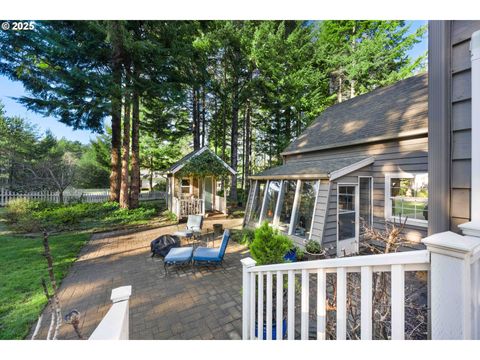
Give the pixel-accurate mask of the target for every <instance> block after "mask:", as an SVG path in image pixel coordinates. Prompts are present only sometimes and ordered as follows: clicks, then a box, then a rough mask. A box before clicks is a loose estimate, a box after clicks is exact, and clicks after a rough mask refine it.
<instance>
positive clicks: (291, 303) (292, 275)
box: [287, 270, 295, 340]
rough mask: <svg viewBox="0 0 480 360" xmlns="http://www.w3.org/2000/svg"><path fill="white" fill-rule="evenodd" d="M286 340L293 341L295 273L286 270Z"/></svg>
mask: <svg viewBox="0 0 480 360" xmlns="http://www.w3.org/2000/svg"><path fill="white" fill-rule="evenodd" d="M287 334H288V340H295V273H294V272H293V270H288V330H287Z"/></svg>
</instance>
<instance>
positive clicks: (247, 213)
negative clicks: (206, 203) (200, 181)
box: [215, 180, 258, 225]
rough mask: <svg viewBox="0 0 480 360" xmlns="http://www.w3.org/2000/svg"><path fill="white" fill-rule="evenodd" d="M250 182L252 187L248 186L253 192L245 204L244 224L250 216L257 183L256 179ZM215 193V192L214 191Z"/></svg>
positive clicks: (248, 220)
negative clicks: (248, 201)
mask: <svg viewBox="0 0 480 360" xmlns="http://www.w3.org/2000/svg"><path fill="white" fill-rule="evenodd" d="M252 183H253V184H252V186H253V188H252V187H251V188H250V191H251V192H253V194H252V197H251V200H250V203H249V204H247V205H248V207H247V210H246V214H245V221H244V225H245V224H248V223H249V222H250V217H251V216H252V209H253V204H254V202H255V196H256V195H257V184H258V180H254V181H252ZM215 194H216V191H215Z"/></svg>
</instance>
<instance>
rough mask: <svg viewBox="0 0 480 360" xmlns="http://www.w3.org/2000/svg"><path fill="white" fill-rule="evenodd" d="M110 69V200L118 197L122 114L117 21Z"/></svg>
mask: <svg viewBox="0 0 480 360" xmlns="http://www.w3.org/2000/svg"><path fill="white" fill-rule="evenodd" d="M111 35H112V46H113V52H112V59H111V61H112V70H113V83H114V87H113V90H112V98H111V107H112V108H111V115H112V149H111V153H110V171H111V172H110V201H118V200H119V198H120V173H121V166H122V164H121V162H120V147H121V141H122V136H121V116H122V94H121V86H122V57H121V54H122V45H121V38H120V25H119V23H118V21H114V22H113V23H112V28H111Z"/></svg>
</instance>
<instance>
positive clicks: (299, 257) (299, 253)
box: [295, 246, 305, 261]
mask: <svg viewBox="0 0 480 360" xmlns="http://www.w3.org/2000/svg"><path fill="white" fill-rule="evenodd" d="M295 253H296V254H297V260H298V261H302V260H303V258H304V257H305V251H303V249H302V248H301V247H298V246H295Z"/></svg>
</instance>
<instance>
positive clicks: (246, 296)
mask: <svg viewBox="0 0 480 360" xmlns="http://www.w3.org/2000/svg"><path fill="white" fill-rule="evenodd" d="M240 262H241V263H242V267H243V283H242V286H243V287H242V338H243V340H248V339H249V332H250V331H249V330H250V324H249V321H250V319H251V316H250V311H251V309H250V291H251V289H252V285H251V284H250V281H251V279H252V277H251V276H250V274H249V273H248V269H249V268H251V267H252V266H255V264H256V263H257V262H256V261H255V260H253V259H252V258H249V257H248V258H245V259H242V260H240ZM254 279H255V278H254ZM254 289H255V288H254Z"/></svg>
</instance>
